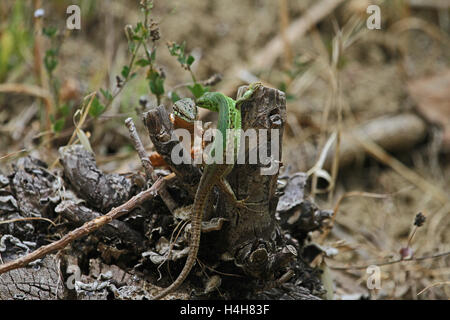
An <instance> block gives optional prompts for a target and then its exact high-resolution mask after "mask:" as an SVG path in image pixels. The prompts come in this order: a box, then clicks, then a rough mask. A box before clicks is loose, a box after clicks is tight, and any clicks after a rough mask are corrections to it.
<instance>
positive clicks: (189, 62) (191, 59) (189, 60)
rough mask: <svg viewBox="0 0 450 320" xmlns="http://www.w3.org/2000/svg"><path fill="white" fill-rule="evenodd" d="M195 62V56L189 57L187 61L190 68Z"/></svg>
mask: <svg viewBox="0 0 450 320" xmlns="http://www.w3.org/2000/svg"><path fill="white" fill-rule="evenodd" d="M194 61H195V58H194V57H193V56H191V55H189V57H188V58H187V60H186V64H187V65H188V66H190V65H191V64H193V63H194Z"/></svg>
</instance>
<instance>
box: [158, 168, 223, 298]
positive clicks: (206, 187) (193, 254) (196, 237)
mask: <svg viewBox="0 0 450 320" xmlns="http://www.w3.org/2000/svg"><path fill="white" fill-rule="evenodd" d="M214 179H215V177H214V176H213V175H203V176H202V178H201V180H200V184H199V188H198V190H197V194H196V196H195V201H194V206H193V210H192V213H193V216H192V218H191V241H190V243H189V248H190V249H189V254H188V257H187V259H186V262H185V264H184V267H183V270H181V272H180V274H179V275H178V278H177V279H176V280H175V281H174V282H173V283H172V284H171V285H170V286H168V287H167V288H165V289H164V290H163V291H161V292H160V293H159V294H157V295H156V296H154V297H153V299H154V300H159V299H162V298H164V297H165V296H166V295H168V294H169V293H171V292H172V291H174V290H176V289H177V288H178V287H179V286H180V285H181V284H182V283H183V282H184V280H186V278H187V276H188V275H189V273H190V272H191V269H192V267H193V266H194V264H195V261H196V260H197V253H198V248H199V246H200V235H201V228H202V226H201V223H202V218H203V211H204V210H205V206H206V201H207V200H208V197H209V194H210V193H211V190H212V188H213V186H214V182H213V181H214Z"/></svg>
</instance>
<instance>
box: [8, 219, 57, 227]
mask: <svg viewBox="0 0 450 320" xmlns="http://www.w3.org/2000/svg"><path fill="white" fill-rule="evenodd" d="M28 220H44V221H47V222H49V223H51V224H52V225H53V226H54V227H56V223H54V222H53V221H52V220H50V219H47V218H43V217H26V218H17V219H10V220H3V221H0V224H6V223H14V222H20V221H28Z"/></svg>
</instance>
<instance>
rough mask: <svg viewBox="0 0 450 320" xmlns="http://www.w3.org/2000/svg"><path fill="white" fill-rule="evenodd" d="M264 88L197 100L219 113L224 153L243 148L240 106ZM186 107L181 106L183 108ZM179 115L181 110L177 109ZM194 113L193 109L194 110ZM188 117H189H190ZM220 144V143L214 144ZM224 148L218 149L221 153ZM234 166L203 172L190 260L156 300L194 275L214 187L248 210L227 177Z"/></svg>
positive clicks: (252, 87) (255, 86) (194, 213)
mask: <svg viewBox="0 0 450 320" xmlns="http://www.w3.org/2000/svg"><path fill="white" fill-rule="evenodd" d="M259 87H261V84H260V83H254V84H252V85H250V86H249V88H248V89H247V91H246V92H245V93H244V95H243V96H242V98H240V99H238V100H237V101H235V100H233V99H232V98H230V97H227V96H226V95H224V94H222V93H219V92H207V93H205V94H204V95H203V96H201V97H200V98H199V99H198V100H197V105H198V106H199V107H201V108H206V109H208V110H211V111H215V112H219V120H218V125H217V129H218V131H219V132H220V133H221V134H222V137H223V139H222V143H223V148H222V150H227V145H230V146H232V147H233V148H234V159H236V157H237V155H238V152H239V146H240V129H241V111H240V105H241V104H242V103H243V102H244V101H246V100H248V99H250V98H251V97H252V95H253V93H254V92H255V91H256V90H257V89H258V88H259ZM182 105H183V104H181V106H182ZM175 111H176V112H177V110H175ZM178 111H182V112H177V113H178V115H182V116H183V115H184V118H185V120H187V121H192V120H194V119H192V117H195V116H196V112H187V113H186V112H184V111H186V110H178ZM191 111H192V110H191ZM186 116H187V118H186ZM228 129H236V131H235V134H234V135H233V141H227V140H228V139H227V130H228ZM214 143H216V141H214ZM217 149H220V148H214V150H217ZM233 166H234V163H231V164H230V163H226V161H222V163H221V164H218V163H212V164H208V165H205V167H204V169H203V174H202V177H201V179H200V183H199V185H198V188H197V192H196V195H195V200H194V206H193V209H192V217H191V230H192V231H191V239H190V243H189V248H190V249H189V254H188V257H187V259H186V262H185V265H184V267H183V270H181V272H180V274H179V275H178V278H177V279H176V280H175V281H174V282H173V283H172V284H171V285H170V286H169V287H167V288H165V289H164V290H163V291H161V292H160V293H159V294H157V295H156V296H155V297H154V299H155V300H156V299H161V298H163V297H165V296H166V295H167V294H169V293H170V292H172V291H173V290H175V289H177V288H178V287H179V286H180V285H181V284H182V283H183V282H184V280H185V279H186V278H187V276H188V275H189V273H190V272H191V269H192V267H193V266H194V264H195V261H196V260H197V253H198V249H199V246H200V235H201V223H202V218H203V212H204V210H205V207H206V204H207V200H208V198H209V195H210V193H211V191H212V189H213V188H214V186H216V185H217V186H218V187H219V188H220V189H221V190H223V191H224V192H225V193H226V194H227V195H228V196H229V197H230V199H232V200H233V202H234V203H235V204H236V205H237V206H240V207H245V205H244V204H243V202H244V200H237V198H236V196H235V194H234V192H233V190H232V189H231V187H230V185H229V184H228V182H227V181H226V180H225V178H226V176H227V175H228V174H229V173H230V172H231V170H232V169H233Z"/></svg>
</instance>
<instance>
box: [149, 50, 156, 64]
mask: <svg viewBox="0 0 450 320" xmlns="http://www.w3.org/2000/svg"><path fill="white" fill-rule="evenodd" d="M150 59H151V60H152V62H155V60H156V50H153V51H152V53H151V54H150Z"/></svg>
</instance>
